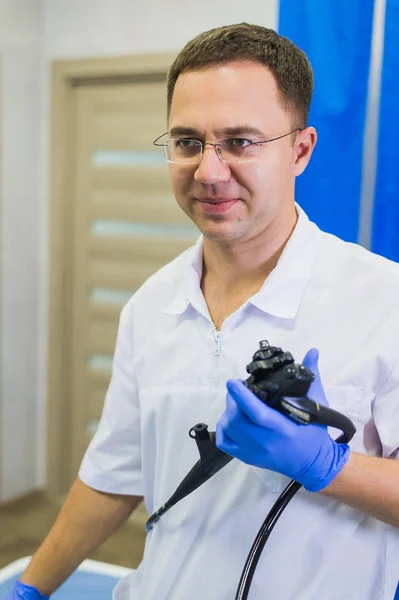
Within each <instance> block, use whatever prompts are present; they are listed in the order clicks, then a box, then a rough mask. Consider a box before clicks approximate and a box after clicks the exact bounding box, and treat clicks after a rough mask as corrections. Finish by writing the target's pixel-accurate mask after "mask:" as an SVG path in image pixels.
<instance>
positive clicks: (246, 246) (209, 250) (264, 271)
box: [203, 206, 298, 289]
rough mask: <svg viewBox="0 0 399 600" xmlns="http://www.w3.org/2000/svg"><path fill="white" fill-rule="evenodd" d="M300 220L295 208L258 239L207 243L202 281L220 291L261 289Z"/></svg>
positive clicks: (205, 240)
mask: <svg viewBox="0 0 399 600" xmlns="http://www.w3.org/2000/svg"><path fill="white" fill-rule="evenodd" d="M297 220H298V217H297V214H296V210H295V207H294V206H293V211H292V213H291V214H290V215H289V218H287V215H286V214H285V215H284V216H283V215H279V216H277V217H276V218H275V219H274V221H272V222H271V223H270V224H269V225H268V227H267V228H266V229H265V230H264V231H262V232H261V233H260V234H259V235H257V236H256V237H253V238H251V239H249V240H245V241H242V242H240V243H233V244H220V243H218V242H215V241H213V240H209V239H204V271H203V278H210V279H212V280H214V281H217V282H218V285H219V286H221V287H228V288H229V289H231V288H232V286H233V287H241V286H243V285H244V286H247V285H256V284H257V283H259V287H261V285H262V283H263V282H264V280H265V279H266V277H267V276H268V275H269V273H271V271H272V270H273V269H274V267H275V266H276V264H277V262H278V259H279V258H280V256H281V254H282V252H283V250H284V247H285V245H286V244H287V242H288V240H289V238H290V236H291V234H292V232H293V230H294V228H295V225H296V222H297Z"/></svg>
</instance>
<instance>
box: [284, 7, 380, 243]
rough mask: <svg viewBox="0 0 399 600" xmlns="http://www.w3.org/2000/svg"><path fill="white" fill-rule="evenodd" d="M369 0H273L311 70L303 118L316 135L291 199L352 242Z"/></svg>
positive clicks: (366, 72)
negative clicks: (312, 85)
mask: <svg viewBox="0 0 399 600" xmlns="http://www.w3.org/2000/svg"><path fill="white" fill-rule="evenodd" d="M373 5H374V2H373V0H350V2H348V0H326V1H325V2H320V1H319V0H301V1H298V0H280V12H279V26H278V31H279V33H280V34H281V35H284V36H286V37H288V38H290V39H291V40H292V41H293V42H294V43H295V44H297V45H298V46H299V47H300V48H302V49H303V50H304V51H305V53H306V54H307V56H308V58H309V60H310V62H311V64H312V67H313V69H314V74H315V89H314V96H313V102H312V106H311V111H310V116H309V125H313V126H314V127H315V128H316V130H317V132H318V136H319V139H318V142H317V145H316V148H315V152H314V153H313V156H312V158H311V161H310V163H309V166H308V167H307V169H306V171H305V173H304V174H303V175H301V176H300V177H299V178H298V180H297V188H296V199H297V201H298V203H299V204H300V205H301V206H302V207H303V208H304V210H305V211H306V212H307V213H308V215H309V217H310V218H311V219H312V220H314V221H315V222H316V223H317V224H318V225H319V227H321V228H322V229H324V230H325V231H328V232H330V233H334V234H335V235H338V236H339V237H341V238H343V239H344V240H347V241H352V242H354V241H357V239H358V229H359V214H360V210H359V209H360V194H361V179H362V158H363V137H364V128H365V117H366V106H367V86H368V76H369V66H370V50H371V37H372V22H373Z"/></svg>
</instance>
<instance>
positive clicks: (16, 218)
mask: <svg viewBox="0 0 399 600" xmlns="http://www.w3.org/2000/svg"><path fill="white" fill-rule="evenodd" d="M277 10H278V0H246V1H245V2H243V0H219V1H214V0H203V1H202V2H200V1H198V0H168V2H165V1H164V0H148V1H146V2H143V1H140V2H138V1H137V0H85V1H84V2H82V0H0V52H1V53H2V54H3V56H4V59H3V60H4V66H3V72H4V73H3V75H4V92H3V97H4V98H3V102H4V117H3V133H2V145H3V152H4V154H3V165H2V170H3V173H7V177H6V178H5V179H4V181H3V184H2V188H3V189H2V192H3V214H2V233H1V236H2V245H3V252H4V260H3V275H2V287H3V298H2V303H1V304H2V325H1V329H2V353H3V359H2V371H3V378H4V380H3V386H2V404H0V416H1V417H2V426H1V430H2V449H1V463H2V468H0V473H1V472H2V479H3V481H2V482H0V484H1V483H2V485H0V501H1V500H5V499H9V498H12V497H14V496H16V495H19V494H21V493H24V492H27V491H29V490H30V489H32V488H34V487H40V486H42V485H44V483H45V435H46V414H45V397H46V388H45V385H46V350H47V349H46V344H47V326H48V323H47V309H48V303H47V302H48V298H47V288H48V263H49V256H48V201H49V198H48V190H49V152H50V149H49V133H50V132H49V125H50V120H49V119H50V114H49V111H50V63H51V61H52V60H55V59H58V58H87V57H98V56H115V55H120V54H132V53H140V52H161V51H164V50H165V51H168V50H178V49H179V48H181V47H182V46H183V45H184V44H185V43H186V42H187V41H188V40H189V39H190V38H191V37H193V36H194V35H196V34H197V33H199V32H200V31H203V30H205V29H210V28H212V27H216V26H218V25H227V24H230V23H236V22H240V21H247V22H252V23H257V24H262V25H265V26H267V27H274V28H275V27H276V26H277ZM22 174H23V175H22ZM19 273H20V274H21V278H18V279H17V274H19ZM1 490H2V491H1Z"/></svg>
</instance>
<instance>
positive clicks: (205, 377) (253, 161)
mask: <svg viewBox="0 0 399 600" xmlns="http://www.w3.org/2000/svg"><path fill="white" fill-rule="evenodd" d="M312 88H313V77H312V70H311V67H310V64H309V62H308V60H307V58H306V57H305V55H304V54H303V52H302V51H301V50H299V49H298V48H297V47H296V46H294V44H292V43H291V42H290V41H288V40H287V39H284V38H282V37H280V36H279V35H277V34H276V33H275V32H274V31H271V30H267V29H264V28H262V27H259V26H249V25H245V24H241V25H236V26H228V27H224V28H219V29H217V30H213V31H210V32H206V33H204V34H202V35H200V36H198V37H197V38H195V39H194V40H192V41H191V42H190V43H189V44H188V45H187V46H186V47H185V48H184V49H183V51H182V52H181V53H180V55H179V56H178V57H177V59H176V60H175V62H174V64H173V65H172V68H171V70H170V72H169V77H168V100H169V103H168V110H169V119H168V132H167V134H165V135H164V136H162V137H161V138H160V140H159V141H158V142H157V143H159V144H164V151H165V155H166V158H167V160H168V161H169V166H170V177H171V184H172V188H173V192H174V194H175V197H176V200H177V202H178V204H179V205H180V207H181V208H182V210H184V211H185V212H186V213H187V215H188V216H189V217H190V218H191V219H192V220H193V221H194V223H195V224H196V225H197V226H198V228H199V229H200V231H201V233H202V235H201V237H200V239H199V240H198V242H197V244H196V245H195V246H194V247H193V248H191V249H189V250H187V251H186V252H185V253H183V254H182V255H180V256H179V257H177V258H176V259H175V260H174V261H173V262H171V263H170V264H168V265H167V266H166V267H164V268H163V269H161V270H160V271H159V272H158V273H156V274H155V275H153V276H152V277H151V278H150V279H149V280H148V281H147V282H146V283H145V284H144V285H143V286H142V288H141V289H140V290H139V291H138V292H137V293H136V294H135V295H134V297H133V298H132V299H131V300H130V301H129V302H128V304H127V305H126V306H125V308H124V309H123V312H122V315H121V320H120V327H119V334H118V340H117V345H116V353H115V360H114V367H113V376H112V381H111V384H110V388H109V391H108V394H107V397H106V400H105V406H104V411H103V415H102V419H101V423H100V427H99V429H98V432H97V434H96V435H95V437H94V439H93V441H92V443H91V444H90V446H89V448H88V450H87V452H86V455H85V457H84V460H83V463H82V465H81V469H80V472H79V477H78V478H77V480H76V482H75V484H74V486H73V488H72V490H71V492H70V495H69V497H68V499H67V501H66V503H65V505H64V507H63V509H62V511H61V514H60V516H59V518H58V520H57V522H56V524H55V526H54V528H53V529H52V531H51V532H50V534H49V536H48V537H47V538H46V540H45V541H44V542H43V545H42V546H41V548H40V549H39V550H38V552H37V553H36V555H35V557H34V558H33V560H32V562H31V564H30V566H29V567H28V568H27V570H26V572H25V573H24V575H23V576H22V577H21V581H20V582H19V584H18V585H20V586H22V587H21V589H23V590H24V591H26V590H27V593H29V594H37V595H27V596H21V597H23V598H30V599H34V598H43V597H46V595H47V596H49V595H50V594H51V593H52V592H53V591H54V590H55V589H56V588H57V587H58V586H59V585H60V583H61V582H62V581H63V580H64V579H65V578H66V577H67V576H68V575H69V574H70V573H71V572H72V571H73V569H74V568H76V566H77V565H78V564H79V563H80V562H81V560H83V558H85V557H86V556H87V555H88V554H89V553H90V552H91V551H92V550H93V549H94V548H96V547H97V546H98V545H99V544H100V543H101V542H102V541H103V540H104V539H106V538H107V537H108V536H109V535H110V534H111V533H112V532H113V531H114V530H115V529H116V528H117V527H118V526H119V525H120V524H121V523H122V522H123V521H124V520H125V519H126V518H127V517H128V515H129V514H130V513H131V512H132V510H133V509H134V507H135V506H136V505H137V504H138V502H139V501H140V500H141V498H144V500H145V503H146V507H147V510H148V512H149V513H150V514H151V513H152V512H154V511H155V510H156V509H158V508H159V507H160V506H161V505H162V504H164V502H165V501H166V500H168V498H169V497H170V496H171V495H172V493H173V492H174V490H175V489H176V487H177V486H178V484H179V483H180V481H181V480H182V478H183V477H184V476H185V475H186V473H187V472H188V471H189V470H190V468H191V467H192V466H193V464H194V463H195V462H196V461H197V460H198V452H197V448H196V445H195V442H194V441H193V440H192V439H190V437H189V436H188V431H189V429H190V428H191V427H192V426H193V425H195V424H196V423H198V422H206V423H207V424H208V425H209V428H210V430H212V429H216V431H217V444H218V446H219V447H220V448H221V449H224V450H225V451H227V452H229V453H230V454H232V455H233V456H235V457H236V458H237V460H233V461H231V462H230V463H229V464H228V465H227V466H226V467H225V468H224V469H222V470H221V471H220V472H219V473H218V474H217V475H215V476H214V477H213V478H212V479H210V480H209V481H208V482H206V483H205V484H204V485H203V486H202V487H200V488H199V489H198V490H196V491H195V492H193V493H192V494H191V495H189V496H187V497H186V498H185V499H184V500H182V501H181V502H180V503H178V504H177V505H176V506H175V507H173V508H172V509H171V510H170V511H169V512H167V513H166V514H165V515H164V516H163V517H162V519H161V520H160V521H159V522H158V523H157V524H156V525H155V527H154V529H153V530H152V531H151V532H150V533H149V534H148V536H147V541H146V546H145V552H144V558H143V561H142V563H141V565H140V567H139V568H138V569H137V571H134V572H132V573H131V574H130V575H129V576H128V577H126V578H125V579H123V580H122V581H121V582H119V584H118V585H117V587H116V589H115V591H114V599H115V600H186V599H187V598H191V599H192V600H202V599H203V598H206V599H207V600H232V599H233V598H234V596H235V591H236V589H237V585H238V581H239V578H240V574H241V570H242V567H243V565H244V562H245V559H246V556H247V554H248V552H249V549H250V547H251V545H252V542H253V540H254V538H255V535H256V533H257V531H258V529H259V527H260V525H261V524H262V522H263V520H264V518H265V516H266V514H267V512H268V511H269V509H270V508H271V506H272V505H273V503H274V502H275V500H276V499H277V497H278V494H279V493H280V492H281V491H282V490H283V489H284V487H285V486H286V485H287V483H288V481H289V479H290V478H293V479H296V480H297V481H299V482H300V483H302V484H303V487H302V488H301V490H300V492H299V493H298V494H297V495H296V496H295V498H294V499H293V501H292V502H291V503H290V505H289V506H288V507H287V509H286V510H285V512H284V513H283V515H282V517H281V518H280V520H279V522H278V524H277V525H276V528H275V530H274V531H273V533H272V535H271V537H270V539H269V541H268V543H267V544H266V546H265V549H264V551H263V554H262V557H261V560H260V562H259V564H258V567H257V570H256V572H255V577H254V580H253V583H252V587H251V593H250V598H251V600H252V599H253V600H264V598H273V599H278V600H320V599H323V600H336V598H339V599H340V600H343V599H351V600H357V599H358V600H377V599H378V600H392V599H393V596H394V593H395V588H396V584H397V581H398V578H399V559H398V557H399V530H398V526H399V463H398V462H397V461H396V460H394V459H395V458H396V455H397V451H398V447H399V367H398V356H399V341H398V338H399V335H398V334H399V301H398V300H399V267H398V265H396V264H394V263H392V262H390V261H388V260H385V259H383V258H381V257H378V256H376V255H373V254H371V253H370V252H368V251H366V250H364V249H363V248H361V247H359V246H356V245H353V244H348V243H345V242H343V241H341V240H339V239H338V238H336V237H334V236H331V235H328V234H326V233H323V232H322V231H320V230H319V229H318V227H317V226H316V225H315V224H314V223H312V222H310V221H309V219H308V218H307V216H306V215H305V214H304V212H303V211H302V210H301V208H300V207H299V206H298V205H297V204H296V203H295V195H294V188H295V179H296V177H297V176H299V175H300V174H301V173H302V172H303V171H304V169H305V168H306V166H307V164H308V162H309V159H310V157H311V154H312V151H313V149H314V146H315V143H316V131H315V129H314V128H313V127H309V126H308V125H307V114H308V110H309V105H310V101H311V95H312ZM337 152H339V148H337ZM309 193H311V190H309ZM343 218H344V215H343ZM262 339H267V340H268V341H269V342H270V343H271V344H272V345H277V346H281V347H282V348H283V349H284V350H287V351H290V352H291V353H292V354H293V355H294V357H295V359H296V361H297V362H302V360H304V363H305V364H307V365H308V366H309V367H310V368H311V369H312V371H313V372H314V373H315V377H316V379H315V382H314V384H312V386H311V388H310V391H309V396H310V397H311V398H313V399H314V400H315V401H317V402H328V404H329V405H330V406H331V407H332V408H335V409H336V410H339V411H341V412H342V413H344V414H346V415H347V416H348V417H349V418H350V419H352V421H353V422H354V424H355V425H356V428H357V432H356V434H355V436H354V438H353V439H352V440H351V442H350V443H349V445H338V444H336V443H335V441H334V439H335V437H337V435H338V432H337V431H333V430H329V429H327V428H325V427H322V426H319V425H309V426H302V425H297V424H296V423H293V422H292V421H289V420H288V419H287V418H286V417H284V416H282V415H281V414H280V413H277V412H276V411H273V410H272V409H270V408H269V407H268V406H266V405H265V404H263V403H262V402H261V401H260V400H259V399H257V398H256V397H255V396H254V395H253V394H252V393H251V392H249V391H248V390H247V389H246V388H245V387H244V386H243V384H242V383H241V381H240V380H242V379H245V378H246V376H247V374H246V371H245V367H246V365H247V364H248V363H249V362H250V360H251V357H252V354H253V353H254V352H255V351H256V350H257V348H258V344H259V341H260V340H262ZM312 348H313V350H310V352H309V349H312ZM316 349H317V350H316ZM318 355H319V356H320V358H319V360H318ZM228 380H230V381H229V384H228V390H227V389H226V382H227V381H228ZM39 590H40V592H39ZM18 597H19V596H10V598H13V599H14V598H18Z"/></svg>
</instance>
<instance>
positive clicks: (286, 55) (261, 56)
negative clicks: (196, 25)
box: [167, 23, 313, 127]
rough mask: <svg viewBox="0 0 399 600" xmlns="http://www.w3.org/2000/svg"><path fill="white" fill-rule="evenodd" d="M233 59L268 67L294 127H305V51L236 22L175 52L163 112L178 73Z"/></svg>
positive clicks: (309, 74)
mask: <svg viewBox="0 0 399 600" xmlns="http://www.w3.org/2000/svg"><path fill="white" fill-rule="evenodd" d="M236 60H253V61H255V62H259V63H261V64H263V65H265V66H266V67H268V68H269V69H270V71H271V72H272V73H273V75H274V78H275V80H276V83H277V88H278V90H279V93H280V99H281V102H282V106H283V108H284V109H286V110H288V111H291V112H292V114H293V117H294V122H295V123H294V126H295V127H306V125H307V120H308V113H309V108H310V102H311V99H312V93H313V70H312V67H311V64H310V62H309V60H308V58H307V56H306V54H305V53H304V52H303V51H302V50H301V49H300V48H298V47H297V46H296V45H295V44H294V43H293V42H291V40H289V39H288V38H286V37H283V36H281V35H279V34H278V33H276V31H274V30H273V29H267V28H266V27H261V26H260V25H250V24H248V23H239V24H237V25H226V26H224V27H216V28H215V29H210V30H209V31H205V32H204V33H200V34H199V35H197V36H196V37H195V38H193V39H192V40H191V41H189V42H188V43H187V44H186V45H185V46H184V48H183V49H182V50H181V51H180V52H179V54H178V56H177V57H176V59H175V60H174V62H173V64H172V66H171V67H170V69H169V72H168V77H167V111H168V116H169V114H170V108H171V104H172V98H173V92H174V89H175V85H176V81H177V78H178V77H179V75H180V74H182V73H184V72H186V71H191V70H193V71H194V70H198V69H203V68H206V67H208V66H211V65H218V64H219V65H220V64H226V63H230V62H233V61H236Z"/></svg>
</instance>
